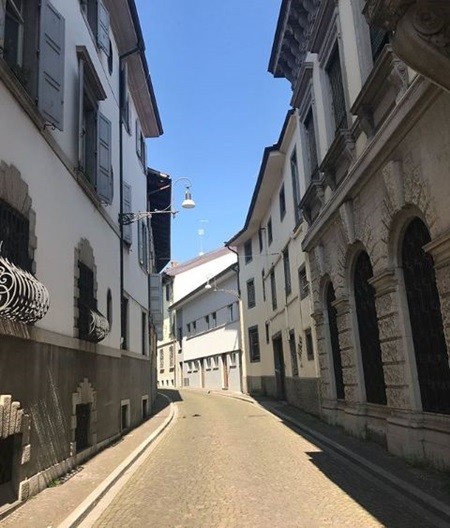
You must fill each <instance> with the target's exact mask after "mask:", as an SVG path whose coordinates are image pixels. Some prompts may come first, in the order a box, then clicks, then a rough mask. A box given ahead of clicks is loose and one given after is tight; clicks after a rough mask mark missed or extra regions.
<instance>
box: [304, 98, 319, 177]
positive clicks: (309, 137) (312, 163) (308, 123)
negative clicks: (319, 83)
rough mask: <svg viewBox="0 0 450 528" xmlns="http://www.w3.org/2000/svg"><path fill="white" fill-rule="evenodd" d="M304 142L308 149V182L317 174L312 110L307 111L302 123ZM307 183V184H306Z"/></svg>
mask: <svg viewBox="0 0 450 528" xmlns="http://www.w3.org/2000/svg"><path fill="white" fill-rule="evenodd" d="M303 124H304V127H305V133H306V142H307V147H308V159H309V171H308V172H307V174H308V175H309V180H313V179H314V177H315V176H316V174H317V165H318V162H317V145H316V131H315V128H314V116H313V111H312V108H310V109H309V112H308V115H307V116H306V119H305V121H304V123H303ZM308 183H309V182H308Z"/></svg>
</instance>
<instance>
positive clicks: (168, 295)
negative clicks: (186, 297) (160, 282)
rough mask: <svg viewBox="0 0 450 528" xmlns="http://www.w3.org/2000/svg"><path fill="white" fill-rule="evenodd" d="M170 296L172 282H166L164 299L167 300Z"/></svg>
mask: <svg viewBox="0 0 450 528" xmlns="http://www.w3.org/2000/svg"><path fill="white" fill-rule="evenodd" d="M171 298H172V284H171V283H170V282H168V283H167V284H166V301H167V302H169V301H170V300H171Z"/></svg>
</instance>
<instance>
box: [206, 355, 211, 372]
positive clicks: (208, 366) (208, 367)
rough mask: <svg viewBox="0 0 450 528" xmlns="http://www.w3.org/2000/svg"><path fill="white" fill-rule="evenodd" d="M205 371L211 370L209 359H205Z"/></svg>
mask: <svg viewBox="0 0 450 528" xmlns="http://www.w3.org/2000/svg"><path fill="white" fill-rule="evenodd" d="M206 370H211V358H210V357H207V358H206Z"/></svg>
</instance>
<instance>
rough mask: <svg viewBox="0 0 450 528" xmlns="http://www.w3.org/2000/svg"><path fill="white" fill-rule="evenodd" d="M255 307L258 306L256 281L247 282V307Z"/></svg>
mask: <svg viewBox="0 0 450 528" xmlns="http://www.w3.org/2000/svg"><path fill="white" fill-rule="evenodd" d="M255 305H256V296H255V281H254V280H253V279H251V280H249V281H247V307H248V308H253V307H254V306H255Z"/></svg>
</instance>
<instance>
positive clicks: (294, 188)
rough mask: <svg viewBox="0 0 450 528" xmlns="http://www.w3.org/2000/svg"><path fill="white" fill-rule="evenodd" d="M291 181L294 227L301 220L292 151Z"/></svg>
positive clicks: (295, 159)
mask: <svg viewBox="0 0 450 528" xmlns="http://www.w3.org/2000/svg"><path fill="white" fill-rule="evenodd" d="M291 180H292V197H293V199H294V216H295V225H298V224H299V223H300V222H301V220H302V211H301V209H300V182H299V178H298V164H297V152H296V150H294V151H293V153H292V155H291Z"/></svg>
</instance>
